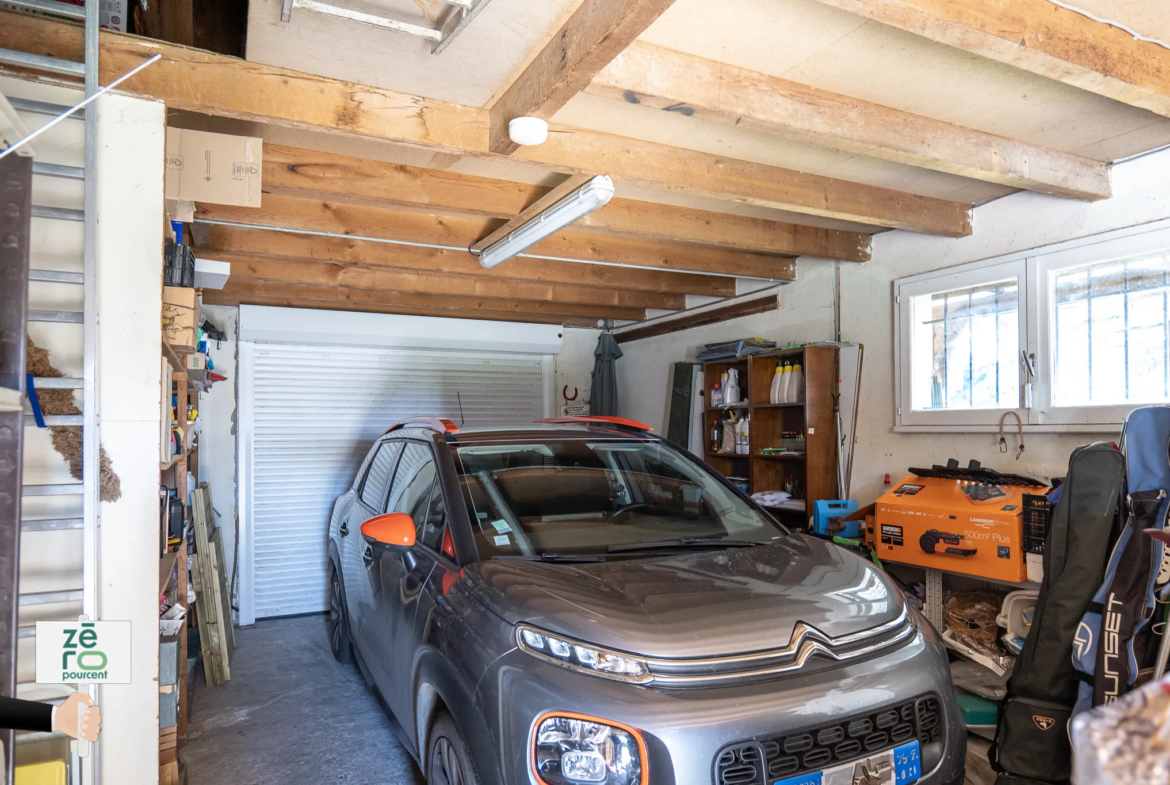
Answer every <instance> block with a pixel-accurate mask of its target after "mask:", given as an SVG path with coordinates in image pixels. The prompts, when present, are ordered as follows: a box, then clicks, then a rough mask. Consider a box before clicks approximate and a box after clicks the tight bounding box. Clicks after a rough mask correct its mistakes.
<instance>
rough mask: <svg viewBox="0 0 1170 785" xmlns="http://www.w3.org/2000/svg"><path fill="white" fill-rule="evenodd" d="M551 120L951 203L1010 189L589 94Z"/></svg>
mask: <svg viewBox="0 0 1170 785" xmlns="http://www.w3.org/2000/svg"><path fill="white" fill-rule="evenodd" d="M555 122H557V123H563V124H565V125H571V126H576V127H578V128H588V129H592V130H598V131H609V132H612V133H620V134H621V135H623V136H630V137H634V138H636V139H644V140H646V141H652V142H659V143H661V144H668V145H672V146H674V147H683V148H686V149H690V150H698V151H701V152H706V153H712V154H714V155H724V156H728V157H730V158H738V159H741V160H745V161H754V162H756V163H761V164H768V165H769V166H779V167H783V168H786V169H796V170H799V171H802V172H809V173H812V174H821V175H826V176H829V177H835V178H838V179H841V180H849V181H851V182H857V183H864V184H866V185H877V186H881V187H884V188H894V189H897V190H899V191H907V192H909V193H915V194H920V195H922V196H935V197H940V198H942V197H944V196H945V198H947V199H949V200H952V201H960V202H970V203H973V204H974V203H979V202H983V201H986V200H988V199H991V198H994V197H996V196H1002V195H1003V194H1005V193H1010V192H1011V189H1009V188H1004V187H1002V186H997V185H993V184H990V183H984V182H979V181H976V180H970V179H968V178H965V177H957V176H955V175H951V174H945V173H943V172H934V171H930V170H927V169H919V168H917V167H912V166H905V165H902V164H897V163H891V162H889V161H880V160H878V159H876V158H869V157H866V156H858V155H854V154H852V153H845V152H841V151H838V150H830V149H828V148H825V147H818V146H816V145H812V144H806V143H803V142H797V141H793V140H790V139H784V138H782V137H778V136H773V135H770V134H767V133H764V132H761V131H757V130H752V129H748V128H744V127H742V126H730V125H726V124H723V123H714V122H708V121H704V120H699V119H697V118H694V117H688V116H686V115H684V114H680V113H679V112H669V111H661V110H657V109H650V108H648V107H645V106H640V105H636V104H631V103H628V102H623V101H615V100H610V99H607V98H602V97H598V96H594V95H588V94H581V95H578V96H577V97H576V98H574V99H573V100H572V101H570V102H569V104H568V105H567V106H566V107H565V108H564V109H562V110H561V111H560V112H558V113H557V115H556V117H555Z"/></svg>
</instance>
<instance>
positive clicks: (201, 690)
mask: <svg viewBox="0 0 1170 785" xmlns="http://www.w3.org/2000/svg"><path fill="white" fill-rule="evenodd" d="M190 711H191V722H190V724H189V726H188V728H187V742H186V744H185V745H184V746H183V747H182V749H180V751H179V758H180V760H182V761H183V762H184V763H185V764H186V768H187V785H223V783H229V782H230V783H232V785H260V783H265V784H267V783H273V782H279V783H282V785H302V783H303V784H304V785H319V783H324V782H328V783H338V784H339V785H375V783H377V784H378V785H424V780H423V777H422V774H421V773H420V772H419V770H418V767H417V766H415V764H414V761H413V760H412V759H411V757H410V755H409V754H408V753H407V752H406V750H404V749H403V748H402V745H401V744H399V742H398V738H397V737H396V736H395V734H394V731H393V729H392V728H391V725H390V720H389V719H388V718H387V717H386V713H385V711H384V710H383V708H382V706H381V704H380V703H379V702H378V700H377V698H375V697H374V694H373V692H372V691H371V690H370V689H369V688H368V687H367V686H366V682H365V679H363V678H362V676H361V673H359V672H358V669H357V666H355V665H339V664H338V663H337V661H336V660H334V659H333V655H332V654H330V653H329V646H328V643H327V642H326V620H325V617H324V616H302V617H298V618H292V619H276V620H273V621H262V622H258V623H257V624H256V625H255V626H254V627H250V628H245V629H238V630H236V652H235V656H234V657H233V658H232V679H231V681H229V682H228V683H227V684H224V685H221V686H219V687H208V686H207V685H206V684H205V683H203V681H202V679H200V680H199V681H198V683H197V684H196V685H195V688H194V690H193V692H192V696H191V710H190ZM987 747H988V744H987V742H986V741H984V740H982V739H980V738H978V737H976V736H972V737H970V741H969V743H968V747H967V779H966V782H965V785H991V783H992V782H993V781H994V779H995V776H994V774H993V773H992V771H991V768H990V766H989V765H988V763H987Z"/></svg>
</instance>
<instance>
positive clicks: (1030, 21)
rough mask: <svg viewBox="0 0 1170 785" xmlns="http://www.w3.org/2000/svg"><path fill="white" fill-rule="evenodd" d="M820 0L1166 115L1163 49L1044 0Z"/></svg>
mask: <svg viewBox="0 0 1170 785" xmlns="http://www.w3.org/2000/svg"><path fill="white" fill-rule="evenodd" d="M822 2H824V3H826V4H828V5H831V6H834V7H836V8H840V9H842V10H844V11H849V12H851V13H854V14H858V15H859V16H864V17H867V18H869V19H873V20H874V21H877V22H881V23H882V24H885V25H889V26H890V27H896V28H898V29H899V30H905V31H906V32H909V33H914V34H915V35H919V36H922V37H923V38H928V39H930V40H931V41H936V42H938V43H940V44H947V45H949V46H954V47H957V48H959V49H963V50H965V51H968V52H973V53H975V54H977V55H981V56H983V57H987V58H990V59H992V60H997V61H999V62H1001V63H1006V64H1008V65H1010V66H1014V67H1015V68H1019V69H1021V70H1023V71H1030V72H1031V73H1034V74H1039V75H1040V76H1045V77H1048V78H1049V79H1055V80H1056V81H1058V82H1063V83H1064V84H1067V85H1072V86H1074V87H1079V88H1081V89H1082V90H1088V91H1089V92H1091V93H1096V94H1097V95H1103V96H1105V97H1107V98H1112V99H1113V100H1115V101H1120V102H1121V103H1124V104H1129V105H1131V106H1138V107H1141V108H1142V109H1148V110H1149V111H1151V112H1155V113H1157V114H1160V115H1162V116H1163V117H1170V51H1168V50H1166V49H1164V48H1162V47H1161V46H1159V45H1158V44H1155V43H1150V42H1148V41H1139V40H1136V39H1134V37H1133V36H1132V35H1130V34H1129V33H1126V32H1125V31H1124V30H1121V29H1120V28H1117V27H1113V26H1111V25H1107V24H1103V23H1101V22H1097V21H1094V20H1092V19H1089V18H1088V17H1086V16H1083V15H1081V14H1078V13H1076V12H1074V11H1069V10H1067V9H1064V8H1061V7H1059V6H1057V5H1056V4H1054V3H1052V2H1049V0H882V1H881V2H873V0H822ZM1074 5H1075V3H1074Z"/></svg>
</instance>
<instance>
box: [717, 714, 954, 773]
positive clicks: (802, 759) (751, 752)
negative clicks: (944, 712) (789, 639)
mask: <svg viewBox="0 0 1170 785" xmlns="http://www.w3.org/2000/svg"><path fill="white" fill-rule="evenodd" d="M942 730H943V729H942V722H941V719H940V707H939V702H938V698H937V697H936V696H934V695H923V696H921V697H919V698H915V699H914V700H912V701H907V702H905V703H901V704H897V705H895V706H890V707H887V708H884V709H880V710H878V711H874V712H870V713H868V714H862V715H857V716H854V717H847V718H845V719H842V720H839V721H837V722H830V723H826V724H824V725H818V726H816V727H813V728H808V729H804V730H798V731H792V732H789V733H786V734H784V735H782V736H772V737H767V738H762V739H752V740H749V741H741V742H737V743H736V744H730V745H728V746H726V747H724V748H723V750H722V751H720V753H719V755H718V757H717V758H716V760H715V785H768V784H769V783H772V782H775V781H776V780H778V779H784V778H786V777H795V776H797V775H799V774H804V773H806V772H810V771H819V770H821V769H825V768H830V767H832V766H837V765H839V764H842V763H848V762H849V761H851V760H854V759H856V758H861V757H864V756H866V755H869V754H872V753H874V752H879V751H881V750H884V749H889V748H890V747H894V746H897V745H899V744H905V743H906V742H909V741H912V740H914V739H917V740H918V742H919V743H920V744H921V745H922V746H923V747H925V746H926V745H927V744H930V743H932V742H936V741H941V739H942Z"/></svg>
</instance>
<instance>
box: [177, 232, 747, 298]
mask: <svg viewBox="0 0 1170 785" xmlns="http://www.w3.org/2000/svg"><path fill="white" fill-rule="evenodd" d="M195 228H196V231H195V233H194V234H195V236H196V237H199V235H200V234H202V233H203V231H204V230H205V231H206V235H207V239H206V242H205V243H201V244H197V255H199V256H201V257H202V256H206V257H207V258H220V257H221V256H222V254H223V253H241V254H248V255H250V256H253V257H256V256H267V257H269V258H299V259H310V260H317V261H332V262H343V263H347V264H360V265H363V266H370V267H375V268H389V269H394V270H402V271H412V270H413V271H423V272H431V273H453V274H456V275H479V276H484V277H487V278H493V279H499V280H501V281H511V280H514V281H524V282H528V281H531V282H540V283H548V284H573V285H575V286H596V287H606V288H610V287H612V288H617V289H629V290H644V291H649V292H662V293H666V294H697V295H702V296H706V297H730V296H733V295H734V294H735V279H734V278H726V277H719V276H713V275H692V274H690V273H670V272H660V271H658V270H631V269H628V268H621V267H609V266H603V265H596V264H580V263H577V262H558V261H552V260H548V259H524V258H517V259H510V260H508V263H507V264H502V265H499V266H498V267H495V268H493V269H491V270H485V269H484V268H483V266H482V265H481V264H480V263H479V262H478V261H477V260H476V259H475V258H473V257H472V256H471V255H470V254H467V253H465V252H463V251H450V250H446V249H443V248H424V247H419V246H409V245H390V244H388V243H379V242H375V241H372V240H355V239H352V238H349V237H324V236H321V235H313V234H295V233H293V232H274V231H269V230H265V229H244V228H240V227H236V226H217V225H215V224H196V225H195Z"/></svg>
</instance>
